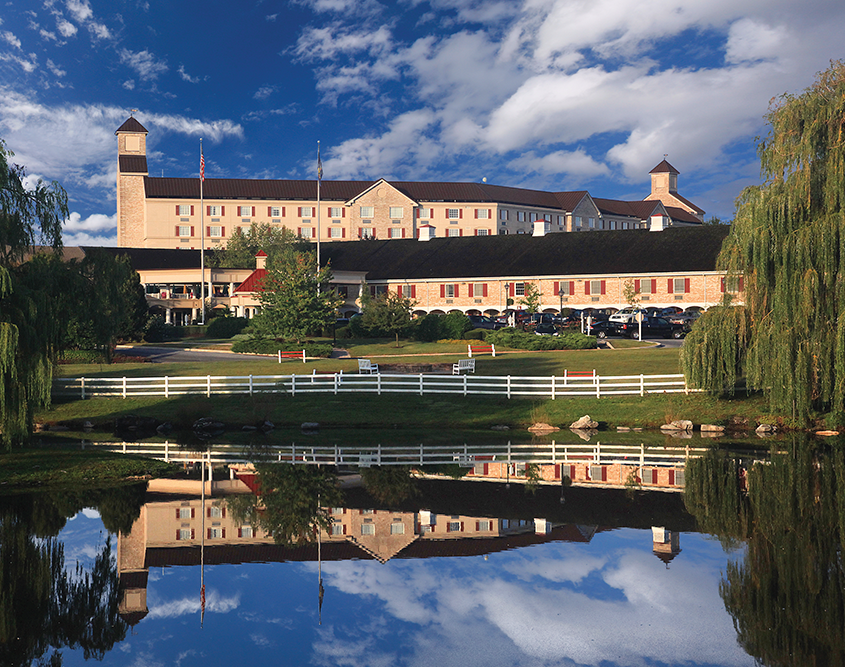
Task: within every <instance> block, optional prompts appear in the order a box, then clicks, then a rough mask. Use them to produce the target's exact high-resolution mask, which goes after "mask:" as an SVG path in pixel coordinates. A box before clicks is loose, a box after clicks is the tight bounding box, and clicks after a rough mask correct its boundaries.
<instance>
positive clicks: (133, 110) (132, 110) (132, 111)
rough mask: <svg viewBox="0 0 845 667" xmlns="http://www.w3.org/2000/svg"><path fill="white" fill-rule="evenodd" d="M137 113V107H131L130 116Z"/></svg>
mask: <svg viewBox="0 0 845 667" xmlns="http://www.w3.org/2000/svg"><path fill="white" fill-rule="evenodd" d="M136 113H138V110H137V109H130V110H129V115H130V116H134V115H135V114H136Z"/></svg>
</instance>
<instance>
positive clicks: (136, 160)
mask: <svg viewBox="0 0 845 667" xmlns="http://www.w3.org/2000/svg"><path fill="white" fill-rule="evenodd" d="M117 164H118V169H120V172H121V173H123V174H146V173H147V158H146V157H145V156H143V155H119V156H118V158H117Z"/></svg>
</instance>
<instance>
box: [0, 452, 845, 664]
mask: <svg viewBox="0 0 845 667" xmlns="http://www.w3.org/2000/svg"><path fill="white" fill-rule="evenodd" d="M256 467H257V470H253V471H247V472H244V470H241V473H240V474H241V475H242V478H241V479H235V480H234V481H233V483H231V484H229V485H228V490H227V491H225V493H224V491H223V489H224V487H226V484H224V483H223V482H225V480H222V481H221V484H220V486H219V488H217V490H216V491H215V495H214V496H206V497H204V496H203V493H202V490H201V487H200V486H199V483H198V482H197V483H194V486H193V487H191V486H190V484H189V483H186V485H185V486H183V487H182V488H170V489H169V490H166V492H156V493H154V492H152V491H151V490H150V489H154V488H156V485H155V484H150V485H149V488H147V486H146V485H144V484H141V485H134V486H129V487H121V488H118V489H88V490H85V491H80V492H78V493H60V492H54V493H42V494H34V495H18V496H6V497H2V498H0V555H2V566H0V664H4V665H5V664H9V665H31V664H53V665H58V664H63V665H81V664H86V657H87V658H88V659H101V660H102V664H104V665H200V664H203V665H207V664H226V663H232V662H234V663H248V664H258V663H259V662H260V663H261V664H285V665H288V664H290V665H300V664H316V665H417V664H425V665H430V664H438V665H443V666H448V665H459V666H460V667H466V666H467V665H753V664H756V663H755V659H757V660H759V661H760V662H762V663H763V664H772V665H775V664H777V665H806V664H811V663H815V664H820V665H821V664H841V663H842V662H843V658H845V644H844V643H843V638H842V632H841V629H842V627H843V618H845V615H843V585H844V584H845V577H843V563H842V558H841V553H842V545H843V540H842V537H843V533H842V529H843V527H845V521H844V520H843V514H845V509H843V508H845V495H843V493H844V492H843V489H842V488H841V483H842V481H841V480H845V457H843V453H842V450H841V449H840V448H831V447H826V446H822V445H813V444H808V443H791V444H787V445H786V446H785V447H783V448H782V450H781V451H779V452H776V453H773V454H771V455H770V456H769V455H759V454H758V455H756V456H755V457H748V456H747V455H742V456H738V455H735V454H731V453H729V452H725V451H719V450H711V451H709V452H707V453H705V454H704V455H703V456H701V457H698V458H694V459H690V460H689V461H688V462H687V465H686V470H685V480H686V484H685V486H686V490H685V493H679V492H676V491H671V490H667V489H663V490H646V488H645V487H644V486H637V487H632V486H630V485H628V486H627V487H624V486H623V485H617V488H613V485H612V484H607V485H603V486H602V487H601V488H595V487H593V488H590V487H588V486H587V485H586V484H581V483H579V482H578V481H577V480H576V481H575V482H574V483H572V484H571V485H569V484H568V482H567V481H566V479H563V480H562V482H563V483H557V484H543V483H542V482H540V483H539V484H538V485H531V484H526V482H530V481H531V480H530V479H524V480H519V479H510V480H508V481H507V482H503V481H491V480H480V479H473V477H472V475H471V474H469V473H467V470H466V469H464V474H463V477H461V478H460V479H453V478H451V477H445V476H441V477H437V476H436V475H431V476H427V477H424V478H423V477H419V476H412V475H411V474H409V470H408V469H407V468H405V467H400V466H394V467H392V468H390V467H383V468H379V467H370V468H364V469H360V470H345V469H339V468H335V467H334V466H328V467H317V466H304V465H297V466H291V465H290V464H287V463H275V464H269V463H259V464H257V466H256ZM475 470H476V469H475V468H473V469H472V471H473V472H474V471H475ZM429 472H435V471H431V470H429ZM442 472H448V473H450V474H452V475H456V474H458V473H456V471H455V470H454V469H452V470H445V469H444V470H443V471H442ZM235 477H236V478H237V475H235ZM338 479H341V480H342V481H343V487H342V488H341V489H338V486H337V481H338ZM262 480H263V481H262ZM206 487H208V485H206ZM198 488H199V489H200V492H199V493H195V491H196V490H197V489H198ZM256 494H259V495H256ZM315 523H317V524H319V525H320V526H321V528H320V529H319V530H315V529H314V526H315ZM274 537H275V538H276V539H274Z"/></svg>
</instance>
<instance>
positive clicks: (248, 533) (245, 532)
mask: <svg viewBox="0 0 845 667" xmlns="http://www.w3.org/2000/svg"><path fill="white" fill-rule="evenodd" d="M238 537H253V534H252V526H241V527H240V528H239V529H238Z"/></svg>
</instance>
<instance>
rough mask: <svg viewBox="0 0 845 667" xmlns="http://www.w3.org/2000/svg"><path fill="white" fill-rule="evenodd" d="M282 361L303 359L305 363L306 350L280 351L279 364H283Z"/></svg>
mask: <svg viewBox="0 0 845 667" xmlns="http://www.w3.org/2000/svg"><path fill="white" fill-rule="evenodd" d="M282 359H302V363H303V364H304V363H305V350H291V351H290V352H283V351H282V350H279V363H282Z"/></svg>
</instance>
